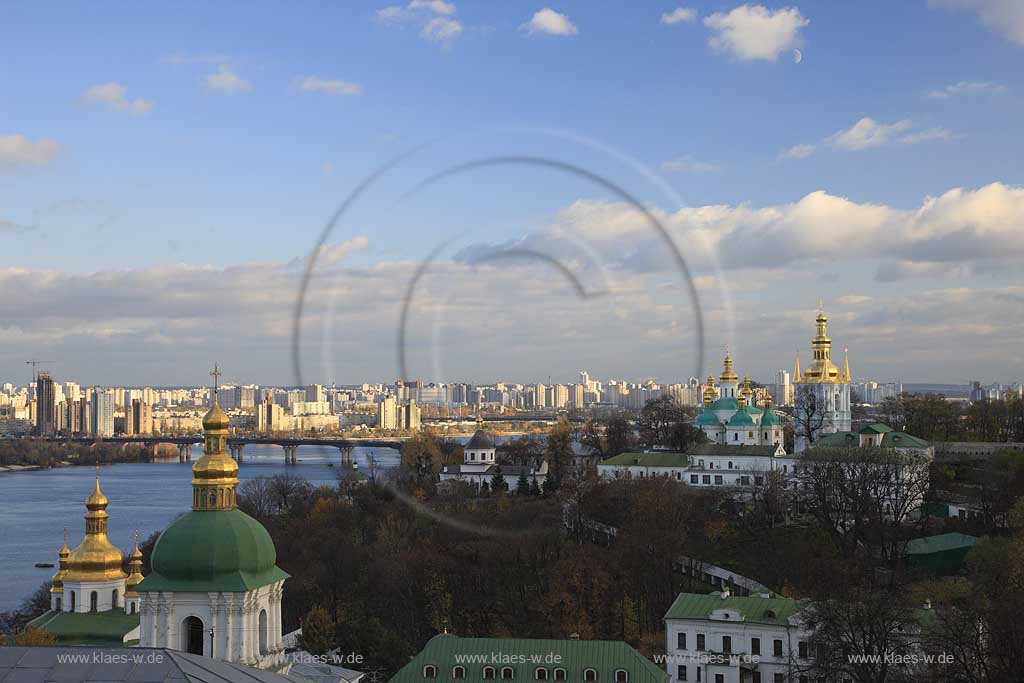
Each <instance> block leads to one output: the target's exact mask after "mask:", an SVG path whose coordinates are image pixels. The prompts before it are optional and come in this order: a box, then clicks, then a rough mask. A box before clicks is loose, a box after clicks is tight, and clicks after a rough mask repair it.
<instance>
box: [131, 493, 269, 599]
mask: <svg viewBox="0 0 1024 683" xmlns="http://www.w3.org/2000/svg"><path fill="white" fill-rule="evenodd" d="M150 562H151V565H152V567H153V571H152V572H151V573H150V574H149V576H147V577H146V578H145V579H143V581H142V583H140V584H139V586H138V588H137V589H136V590H138V591H184V592H206V591H214V590H216V591H228V592H244V591H248V590H252V589H254V588H258V587H260V586H266V585H267V584H271V583H275V582H277V581H280V580H282V579H286V578H288V574H286V573H285V572H284V571H282V570H281V569H280V568H279V567H278V566H277V564H276V562H277V551H276V550H275V549H274V541H273V540H271V538H270V534H269V533H267V530H266V529H264V528H263V525H262V524H260V523H259V522H257V521H256V520H255V519H253V518H252V517H250V516H249V515H247V514H245V513H244V512H242V511H241V510H204V511H193V512H190V513H188V514H186V515H183V516H182V517H179V518H178V519H176V520H174V521H173V522H171V525H170V526H168V527H167V528H166V529H164V532H163V533H162V534H160V538H159V539H158V540H157V542H156V546H155V547H154V548H153V555H152V559H151V560H150Z"/></svg>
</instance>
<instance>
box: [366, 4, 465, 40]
mask: <svg viewBox="0 0 1024 683" xmlns="http://www.w3.org/2000/svg"><path fill="white" fill-rule="evenodd" d="M455 12H456V8H455V3H452V2H443V1H442V0H412V1H411V2H410V3H409V4H408V5H406V6H405V7H402V6H400V5H393V6H390V7H385V8H383V9H379V10H377V20H378V21H380V22H381V23H383V24H385V25H388V26H401V25H403V24H412V25H415V26H418V27H419V29H420V30H419V35H420V38H423V39H424V40H426V41H427V42H431V43H435V44H437V45H440V46H441V47H443V48H446V49H447V48H450V47H451V46H452V45H453V44H454V43H455V41H456V40H457V39H458V38H459V36H461V35H462V33H463V30H464V27H463V25H462V22H461V21H459V20H458V19H456V18H455Z"/></svg>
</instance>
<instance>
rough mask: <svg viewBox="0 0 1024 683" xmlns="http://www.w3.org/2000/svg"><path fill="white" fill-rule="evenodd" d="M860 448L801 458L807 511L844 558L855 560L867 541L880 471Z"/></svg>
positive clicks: (817, 450)
mask: <svg viewBox="0 0 1024 683" xmlns="http://www.w3.org/2000/svg"><path fill="white" fill-rule="evenodd" d="M861 450H862V449H860V448H815V449H812V450H810V451H808V452H807V454H806V455H805V456H804V457H803V458H802V463H801V465H802V472H801V473H800V475H799V483H800V493H801V496H802V498H803V501H804V503H805V505H806V506H807V509H808V511H809V512H811V514H813V515H814V516H815V518H816V519H817V520H818V524H820V525H821V527H822V528H823V529H825V530H826V531H827V532H828V533H829V535H830V536H832V539H833V541H835V544H836V546H837V547H838V548H839V551H840V553H841V554H842V556H843V557H844V558H849V557H853V555H854V554H855V552H856V551H857V548H858V545H859V544H860V542H862V541H863V540H864V538H865V537H866V535H867V534H866V525H867V520H868V517H869V515H870V514H871V512H872V510H873V508H874V500H873V498H872V496H873V494H874V492H875V491H876V490H877V489H878V483H877V481H876V479H877V477H878V476H879V474H878V469H877V468H876V467H874V466H871V465H870V464H869V463H867V462H866V461H865V459H864V454H863V453H861V452H860V451H861Z"/></svg>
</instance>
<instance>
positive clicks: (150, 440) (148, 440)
mask: <svg viewBox="0 0 1024 683" xmlns="http://www.w3.org/2000/svg"><path fill="white" fill-rule="evenodd" d="M406 438H407V437H401V438H398V437H395V438H381V439H329V438H328V439H315V438H293V437H282V438H277V437H272V436H233V437H228V450H229V451H230V453H231V457H232V458H234V459H235V460H237V461H238V462H240V463H241V462H243V461H244V460H245V447H246V446H247V445H249V444H259V445H267V446H280V447H281V448H282V450H283V451H284V461H285V463H288V464H292V465H294V464H296V463H297V462H298V458H297V457H296V455H295V454H296V452H297V451H298V450H299V447H300V446H315V447H318V448H337V449H338V451H339V453H340V454H341V462H342V463H343V464H352V449H354V448H356V447H363V448H391V449H393V450H396V451H397V450H400V449H401V448H402V442H403V441H404V440H405V439H406ZM47 441H52V442H54V443H83V444H92V443H97V439H96V438H95V437H71V438H66V437H52V438H49V439H47ZM102 442H103V443H114V444H117V443H120V444H141V445H143V446H147V447H151V448H153V449H154V450H155V449H156V448H157V447H158V446H159V445H161V444H174V445H176V446H177V447H178V461H179V462H189V461H191V460H192V447H193V446H201V445H202V443H203V437H202V436H159V435H155V436H141V435H140V436H112V437H108V438H105V439H103V440H102Z"/></svg>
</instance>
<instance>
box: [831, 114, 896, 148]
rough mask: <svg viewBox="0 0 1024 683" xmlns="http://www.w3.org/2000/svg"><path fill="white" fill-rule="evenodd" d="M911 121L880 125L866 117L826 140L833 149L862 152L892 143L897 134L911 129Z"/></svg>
mask: <svg viewBox="0 0 1024 683" xmlns="http://www.w3.org/2000/svg"><path fill="white" fill-rule="evenodd" d="M911 125H912V124H911V121H910V119H903V120H901V121H896V122H895V123H879V122H878V121H875V120H874V119H873V118H871V117H869V116H865V117H864V118H862V119H861V120H860V121H858V122H857V123H855V124H853V126H852V127H850V128H847V129H846V130H841V131H838V132H836V133H833V134H832V135H831V136H830V137H828V138H827V139H826V142H828V143H829V144H830V145H832V146H833V147H836V148H838V149H845V150H850V151H860V150H863V149H870V148H872V147H881V146H882V145H887V144H889V143H890V142H892V140H893V138H894V136H895V135H896V134H897V133H902V132H903V131H905V130H907V129H908V128H910V127H911Z"/></svg>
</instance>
